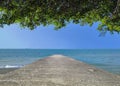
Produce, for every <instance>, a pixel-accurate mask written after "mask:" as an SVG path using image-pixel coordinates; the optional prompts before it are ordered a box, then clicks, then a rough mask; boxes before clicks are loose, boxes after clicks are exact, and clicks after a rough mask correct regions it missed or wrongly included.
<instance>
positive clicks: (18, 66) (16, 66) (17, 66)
mask: <svg viewBox="0 0 120 86" xmlns="http://www.w3.org/2000/svg"><path fill="white" fill-rule="evenodd" d="M21 67H23V65H5V66H1V67H0V68H21Z"/></svg>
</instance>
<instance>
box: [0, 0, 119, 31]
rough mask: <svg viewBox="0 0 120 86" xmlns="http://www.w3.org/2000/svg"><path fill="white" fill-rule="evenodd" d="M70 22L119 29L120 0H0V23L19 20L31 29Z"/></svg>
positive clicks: (113, 29) (60, 25)
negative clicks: (96, 23) (97, 23)
mask: <svg viewBox="0 0 120 86" xmlns="http://www.w3.org/2000/svg"><path fill="white" fill-rule="evenodd" d="M69 22H73V23H75V24H80V25H85V24H89V25H92V24H93V23H94V22H100V23H99V26H98V29H99V30H101V31H111V32H113V31H117V32H120V0H0V26H1V27H3V26H4V25H5V24H7V25H10V24H13V23H19V24H20V25H21V26H22V27H29V28H30V29H31V30H32V29H34V28H35V27H36V26H39V25H44V26H46V25H50V24H53V25H55V29H60V28H62V27H64V26H66V25H67V24H68V23H69Z"/></svg>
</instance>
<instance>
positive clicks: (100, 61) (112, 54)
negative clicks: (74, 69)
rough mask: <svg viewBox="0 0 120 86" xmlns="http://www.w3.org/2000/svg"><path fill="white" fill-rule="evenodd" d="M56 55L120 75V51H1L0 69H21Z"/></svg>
mask: <svg viewBox="0 0 120 86" xmlns="http://www.w3.org/2000/svg"><path fill="white" fill-rule="evenodd" d="M55 54H61V55H65V56H68V57H70V58H73V59H76V60H79V61H82V62H85V63H87V64H90V65H93V66H95V67H97V68H100V69H103V70H105V71H108V72H111V73H114V74H118V75H120V49H0V68H20V67H23V66H25V65H27V64H30V63H32V62H35V61H37V60H38V59H43V58H46V57H48V56H51V55H55Z"/></svg>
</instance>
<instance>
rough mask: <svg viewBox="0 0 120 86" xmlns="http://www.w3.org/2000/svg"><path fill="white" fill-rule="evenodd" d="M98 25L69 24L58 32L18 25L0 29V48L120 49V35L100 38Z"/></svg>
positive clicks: (48, 28)
mask: <svg viewBox="0 0 120 86" xmlns="http://www.w3.org/2000/svg"><path fill="white" fill-rule="evenodd" d="M96 28H97V23H95V24H94V25H93V26H92V27H89V26H87V25H86V26H80V25H79V24H72V23H70V24H68V25H67V26H66V27H64V28H62V29H60V30H58V31H56V30H54V28H53V26H47V27H43V26H39V27H37V28H36V29H35V30H32V31H31V30H29V29H28V28H26V29H23V28H21V27H20V26H19V25H17V24H13V25H10V26H5V27H4V28H1V29H0V48H1V49H3V48H4V49H8V48H12V49H13V48H35V49H36V48H37V49H116V48H120V34H117V33H115V34H113V35H112V34H110V33H107V34H106V35H105V36H101V37H100V36H99V34H100V32H99V31H98V30H96Z"/></svg>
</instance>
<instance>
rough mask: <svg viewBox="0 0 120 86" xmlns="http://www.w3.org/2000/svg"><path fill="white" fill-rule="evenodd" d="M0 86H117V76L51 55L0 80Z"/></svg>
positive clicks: (118, 80) (119, 77)
mask: <svg viewBox="0 0 120 86" xmlns="http://www.w3.org/2000/svg"><path fill="white" fill-rule="evenodd" d="M0 86H120V76H117V75H114V74H111V73H108V72H106V71H103V70H101V69H97V68H95V67H93V66H90V65H88V64H85V63H83V62H80V61H77V60H74V59H72V58H68V57H65V56H62V55H53V56H50V57H48V58H44V59H41V60H38V61H36V62H34V63H32V64H29V65H27V66H25V67H23V68H20V69H17V70H15V71H12V72H9V73H7V74H4V75H2V76H0Z"/></svg>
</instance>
